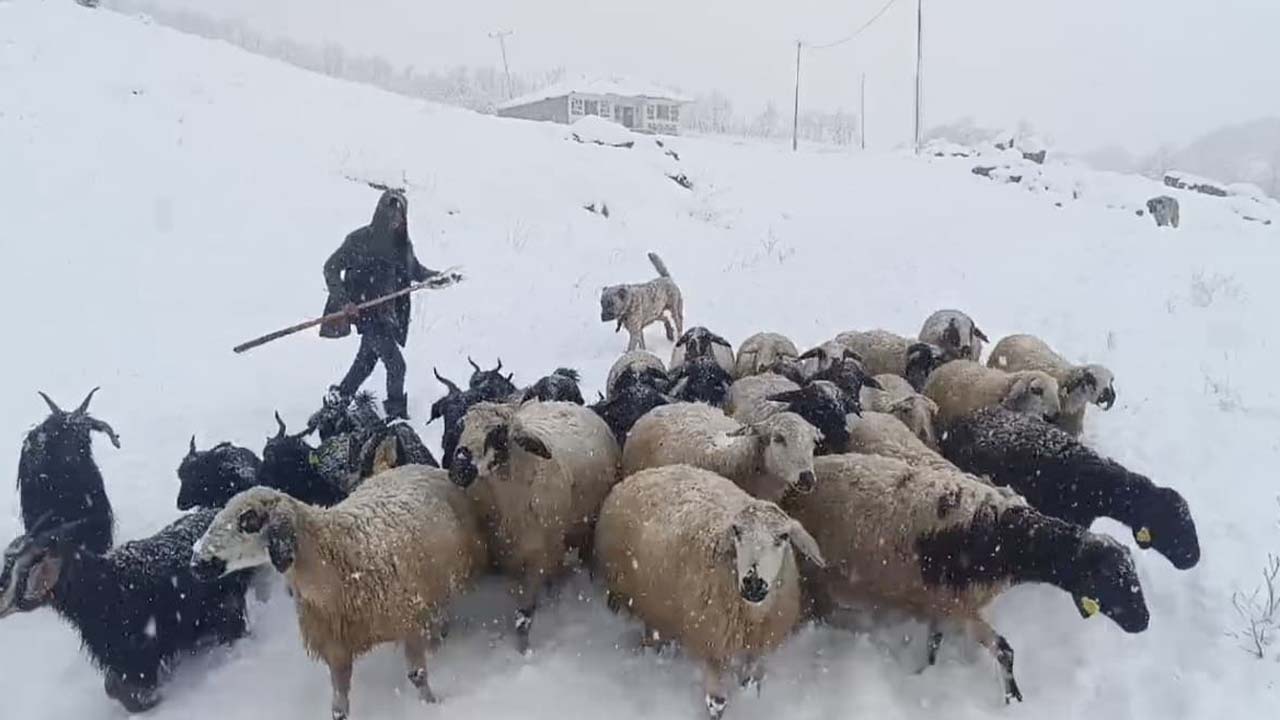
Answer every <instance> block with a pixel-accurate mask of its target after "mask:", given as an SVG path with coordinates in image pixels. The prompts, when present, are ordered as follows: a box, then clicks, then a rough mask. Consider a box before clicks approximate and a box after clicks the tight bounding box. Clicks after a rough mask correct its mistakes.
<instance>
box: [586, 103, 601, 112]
mask: <svg viewBox="0 0 1280 720" xmlns="http://www.w3.org/2000/svg"><path fill="white" fill-rule="evenodd" d="M586 106H587V110H586V112H587V114H588V115H596V114H598V113H599V112H600V103H598V102H596V101H595V100H588V101H586Z"/></svg>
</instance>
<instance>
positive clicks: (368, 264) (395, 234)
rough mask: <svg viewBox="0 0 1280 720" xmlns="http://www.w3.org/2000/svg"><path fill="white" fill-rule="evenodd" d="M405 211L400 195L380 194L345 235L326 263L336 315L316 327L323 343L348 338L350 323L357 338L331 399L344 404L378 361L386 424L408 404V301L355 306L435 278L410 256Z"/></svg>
mask: <svg viewBox="0 0 1280 720" xmlns="http://www.w3.org/2000/svg"><path fill="white" fill-rule="evenodd" d="M408 211H409V206H408V201H407V200H405V196H404V193H403V192H401V191H399V190H395V189H391V190H386V191H384V192H383V193H382V196H381V197H380V198H378V206H377V207H376V208H375V209H374V211H373V220H372V222H370V223H369V224H368V225H366V226H364V227H362V228H359V229H357V230H355V231H354V232H352V233H351V234H350V235H347V238H346V240H344V241H343V243H342V246H341V247H339V248H338V250H337V251H336V252H334V253H333V255H331V256H330V257H329V259H328V260H327V261H326V262H325V264H324V282H325V285H327V286H328V289H329V299H328V302H326V303H325V311H324V312H325V315H331V314H334V313H338V314H339V315H338V317H337V318H336V319H332V320H329V321H327V322H325V323H323V324H321V326H320V336H321V337H325V338H341V337H346V336H348V335H350V334H351V325H352V324H354V325H355V326H356V331H357V332H358V333H359V334H360V349H359V350H358V351H357V352H356V358H355V361H354V362H352V363H351V369H350V370H348V371H347V374H346V377H344V378H342V381H341V382H340V383H338V384H337V385H335V386H333V387H331V388H330V393H331V395H336V396H337V399H341V400H343V401H349V400H350V399H351V398H352V397H353V396H354V395H355V393H356V391H357V390H359V389H360V386H361V385H362V384H364V381H365V380H367V379H369V376H370V375H371V374H373V369H374V367H375V366H376V365H377V364H378V361H379V360H381V361H382V367H383V368H384V369H385V370H386V371H387V399H386V400H385V401H384V403H383V407H384V408H385V409H386V413H387V417H388V419H390V418H402V419H405V420H408V419H409V399H408V397H407V396H406V395H405V391H404V377H405V362H404V356H403V355H402V354H401V352H400V348H402V347H404V344H405V342H406V341H407V340H408V338H409V316H410V313H411V312H412V310H413V301H412V299H411V298H410V297H409V295H407V294H406V295H402V296H400V297H398V298H395V299H394V300H391V301H389V302H384V303H382V304H379V305H375V306H373V307H369V308H365V309H364V310H361V309H359V308H358V307H357V305H359V304H360V303H364V302H368V301H370V300H373V299H376V298H378V297H381V296H384V295H388V294H390V293H394V292H396V291H399V290H403V289H405V288H407V287H409V285H410V284H411V283H414V282H423V281H425V280H428V279H430V278H434V277H437V276H439V275H440V273H439V272H437V271H435V270H431V269H429V268H427V267H425V266H423V264H422V263H420V262H418V258H417V256H415V255H414V254H413V243H412V242H410V240H409V229H408V225H409V223H408Z"/></svg>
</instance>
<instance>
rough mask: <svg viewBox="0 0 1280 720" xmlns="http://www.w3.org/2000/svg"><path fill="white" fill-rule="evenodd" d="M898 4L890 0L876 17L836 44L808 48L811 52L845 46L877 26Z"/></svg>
mask: <svg viewBox="0 0 1280 720" xmlns="http://www.w3.org/2000/svg"><path fill="white" fill-rule="evenodd" d="M897 2H898V0H889V2H887V3H885V4H884V7H882V8H880V9H879V10H878V11H877V12H876V14H875V15H872V16H871V19H870V20H868V21H866V22H865V23H863V24H862V27H859V28H858V29H857V30H854V31H853V32H851V33H849V34H848V35H846V36H844V37H842V38H840V39H839V40H836V41H835V42H829V43H826V44H823V45H809V46H807V47H808V48H809V49H810V50H826V49H827V48H833V47H836V46H837V45H843V44H845V43H847V42H849V41H850V40H852V39H854V38H856V37H858V36H859V35H861V34H862V32H863V31H864V30H866V29H867V28H869V27H871V26H872V25H874V24H875V22H876V21H877V20H879V19H880V16H881V15H884V14H885V13H886V12H889V8H891V7H893V6H894V4H895V3H897Z"/></svg>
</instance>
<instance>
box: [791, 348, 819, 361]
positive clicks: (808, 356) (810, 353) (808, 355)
mask: <svg viewBox="0 0 1280 720" xmlns="http://www.w3.org/2000/svg"><path fill="white" fill-rule="evenodd" d="M825 354H826V351H824V350H823V349H822V348H821V347H816V348H813V349H811V350H805V351H804V353H802V354H801V355H800V357H799V358H798V359H799V360H812V359H814V358H821V357H822V356H823V355H825Z"/></svg>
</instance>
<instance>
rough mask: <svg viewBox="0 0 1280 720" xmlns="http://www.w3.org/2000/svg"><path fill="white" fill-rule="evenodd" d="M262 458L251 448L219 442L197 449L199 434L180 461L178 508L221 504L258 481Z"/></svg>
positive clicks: (215, 506) (185, 508) (218, 505)
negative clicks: (203, 448)
mask: <svg viewBox="0 0 1280 720" xmlns="http://www.w3.org/2000/svg"><path fill="white" fill-rule="evenodd" d="M261 475H262V461H261V460H259V459H258V456H257V455H255V454H254V452H253V451H252V450H250V449H249V448H244V447H239V446H237V445H232V444H231V443H227V442H224V443H218V444H217V445H214V446H213V447H211V448H209V449H208V450H196V436H195V435H192V436H191V446H190V449H189V450H187V455H186V457H184V458H182V464H180V465H178V480H179V481H180V483H181V484H180V485H179V487H178V509H179V510H190V509H192V508H195V507H205V508H220V507H222V506H223V505H226V504H227V501H228V500H230V499H231V498H233V497H235V496H236V495H237V494H239V493H241V492H243V491H245V490H248V489H249V488H251V487H253V486H255V485H257V484H258V480H259V476H261Z"/></svg>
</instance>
